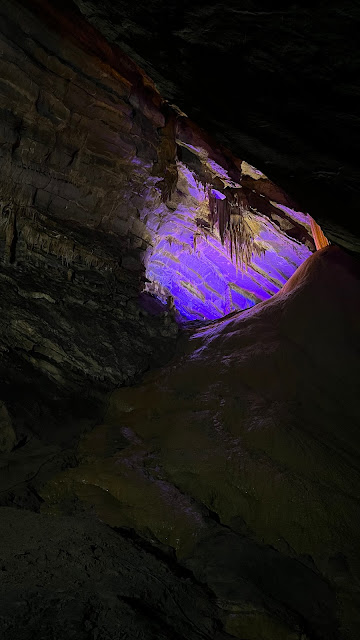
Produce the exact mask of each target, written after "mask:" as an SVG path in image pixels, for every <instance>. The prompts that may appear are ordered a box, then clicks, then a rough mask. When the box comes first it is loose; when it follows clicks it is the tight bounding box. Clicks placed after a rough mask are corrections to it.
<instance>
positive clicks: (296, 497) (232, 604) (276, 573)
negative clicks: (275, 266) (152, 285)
mask: <svg viewBox="0 0 360 640" xmlns="http://www.w3.org/2000/svg"><path fill="white" fill-rule="evenodd" d="M359 281H360V280H359V265H358V263H357V262H354V261H353V260H352V259H351V258H349V257H348V256H347V255H346V254H345V253H343V252H342V251H341V250H340V249H338V248H336V247H327V248H325V249H323V250H322V251H319V252H317V253H315V254H314V255H313V256H312V257H311V258H309V259H308V260H307V261H306V262H305V263H304V264H303V265H302V266H301V267H300V268H299V269H298V271H297V272H296V273H295V275H294V276H293V277H292V278H291V279H290V280H289V281H288V283H287V285H286V286H285V287H284V288H283V290H282V291H281V292H279V293H278V294H276V295H275V296H274V297H273V298H272V299H271V300H269V301H266V302H263V303H260V304H259V305H257V306H256V307H255V308H253V309H251V310H249V311H247V312H244V313H242V314H239V313H234V314H232V315H230V316H228V317H227V318H225V319H224V320H219V321H215V322H213V323H208V324H207V325H206V326H204V327H200V328H199V329H197V330H196V331H195V332H193V333H192V334H190V335H189V340H188V341H187V343H186V344H183V345H182V347H181V351H182V355H179V356H178V357H177V358H175V359H174V360H173V361H172V363H171V364H170V365H169V366H168V367H167V368H166V369H165V370H164V371H163V372H154V373H152V374H149V375H148V376H147V377H146V378H145V381H144V382H143V383H142V384H140V385H138V386H135V387H132V388H129V389H123V390H119V391H117V392H115V393H114V394H113V396H112V399H111V403H110V409H109V412H108V415H107V417H106V424H104V425H101V426H99V427H97V428H96V429H95V431H93V432H92V434H90V435H89V436H87V437H86V438H85V439H84V441H83V444H82V446H81V449H80V452H79V453H80V459H81V460H82V462H81V464H80V466H79V467H78V468H74V469H71V470H68V471H66V472H65V473H64V474H60V475H59V476H57V477H56V478H54V479H53V480H52V481H51V482H50V483H49V484H48V485H47V487H46V488H45V489H44V490H43V493H42V495H43V498H44V499H45V500H46V502H47V504H48V506H47V509H50V512H53V513H58V512H59V510H60V512H61V511H62V510H63V509H64V508H65V505H66V504H68V502H67V501H68V500H69V497H70V496H76V498H77V499H78V500H80V501H81V502H82V503H83V504H84V505H87V508H88V507H89V505H92V506H93V507H94V508H95V511H96V513H97V514H98V516H99V517H100V518H101V519H102V520H104V521H106V522H108V523H109V524H111V525H112V526H118V527H130V528H134V529H136V530H137V531H139V532H140V533H141V534H142V535H144V536H149V537H150V539H152V540H156V539H157V540H158V541H159V542H160V543H161V544H163V545H164V544H165V545H170V546H171V547H174V548H175V549H176V553H177V557H178V559H179V561H180V562H181V563H183V564H185V565H186V566H187V567H188V568H191V570H192V571H193V573H194V574H195V576H196V577H197V578H198V579H199V580H201V581H203V582H205V583H207V584H208V585H209V586H210V588H211V589H212V590H213V591H214V592H215V594H216V596H217V602H218V605H219V606H220V607H221V609H222V611H223V620H224V624H225V627H226V629H228V631H229V632H230V633H233V634H234V635H235V636H236V637H239V638H244V637H246V638H248V637H249V638H255V637H256V633H260V634H262V635H260V637H261V638H263V639H264V640H273V639H274V638H287V639H288V638H298V637H304V636H301V633H303V634H306V636H305V637H309V638H324V639H325V638H334V639H335V638H342V639H345V638H346V639H347V640H348V639H349V640H350V638H351V639H353V640H355V638H357V635H358V630H359V623H360V620H359V617H358V610H359V609H358V605H359V589H358V581H359V576H360V556H359V544H358V542H359V537H358V522H359V517H360V503H359V487H360V468H359V453H360V452H359V446H360V440H359V426H360V414H359V406H358V402H357V395H358V381H359V374H360V371H359V354H358V349H359V324H358V317H359V311H360V288H359ZM324 318H326V323H324ZM184 352H185V353H184ZM44 508H45V507H44ZM66 508H68V507H66ZM247 634H248V635H247Z"/></svg>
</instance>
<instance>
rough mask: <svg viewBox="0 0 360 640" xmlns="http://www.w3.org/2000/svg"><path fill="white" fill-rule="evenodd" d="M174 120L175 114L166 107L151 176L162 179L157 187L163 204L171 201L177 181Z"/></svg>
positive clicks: (175, 118)
mask: <svg viewBox="0 0 360 640" xmlns="http://www.w3.org/2000/svg"><path fill="white" fill-rule="evenodd" d="M176 120H177V114H176V113H175V111H174V110H173V109H171V108H170V107H168V108H167V113H166V122H165V126H164V127H163V129H161V133H160V136H161V139H160V145H159V148H158V161H157V163H156V164H155V165H154V168H153V175H156V176H158V177H159V178H162V180H161V182H159V185H158V186H159V188H160V191H161V199H162V201H163V202H168V200H171V196H172V194H173V193H174V191H175V189H176V185H177V181H178V170H177V147H176Z"/></svg>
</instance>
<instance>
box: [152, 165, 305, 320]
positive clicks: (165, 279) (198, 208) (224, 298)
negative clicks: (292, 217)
mask: <svg viewBox="0 0 360 640" xmlns="http://www.w3.org/2000/svg"><path fill="white" fill-rule="evenodd" d="M218 197H221V193H220V192H219V193H218ZM206 212H207V199H206V195H205V190H204V188H203V187H202V186H201V185H199V184H198V183H197V181H196V180H195V178H194V175H193V174H192V173H191V172H190V171H189V170H188V169H187V168H186V167H185V166H184V165H179V183H178V190H177V194H176V196H175V197H174V199H173V202H171V203H170V208H169V207H167V206H165V205H161V206H159V207H158V208H157V209H156V210H153V211H151V212H150V213H148V220H147V225H148V228H149V229H150V230H151V232H152V234H153V245H154V246H153V248H152V250H151V251H149V252H148V255H147V257H146V276H147V278H148V280H149V281H150V284H148V287H147V288H148V290H149V291H152V292H153V293H155V294H156V295H157V296H158V297H159V298H160V299H162V300H163V301H165V300H166V297H167V296H169V295H171V296H173V298H174V303H175V306H176V308H177V309H178V311H179V312H180V314H181V315H182V316H183V317H184V319H187V320H194V319H215V318H220V317H222V316H224V315H226V314H227V313H230V311H233V310H235V309H241V310H243V309H247V308H249V307H251V306H253V305H254V304H256V303H257V302H260V301H262V300H266V299H267V298H270V297H271V296H272V295H273V294H274V293H276V292H277V291H279V289H280V288H281V287H282V285H283V284H284V283H285V282H286V281H287V280H288V279H289V278H290V276H291V275H292V274H293V273H294V271H295V270H296V269H297V267H298V266H299V265H300V264H301V263H302V262H304V260H306V258H308V256H309V255H311V251H310V250H309V249H308V248H307V247H305V246H304V245H302V244H300V243H297V242H296V241H295V240H293V239H290V238H289V237H287V236H286V235H285V234H284V233H283V232H281V231H280V229H279V228H278V227H276V226H275V225H274V224H272V223H271V221H270V220H269V219H268V218H266V217H265V216H262V215H261V213H258V214H253V216H252V217H253V220H255V222H256V224H257V227H258V228H259V229H260V231H259V232H258V235H257V240H258V241H261V243H262V244H263V246H264V249H265V254H264V255H263V256H262V257H254V258H253V261H252V263H251V265H250V266H249V268H248V269H247V271H246V270H245V271H244V272H241V270H240V269H237V268H236V266H235V264H234V263H233V262H232V261H231V259H230V255H229V253H228V251H227V250H226V248H225V247H224V246H222V244H221V241H220V239H219V237H217V234H216V233H215V232H212V233H211V232H207V233H205V232H204V231H200V229H199V227H198V225H197V222H196V219H198V218H199V216H200V217H201V216H203V217H205V218H206ZM204 214H205V215H204ZM301 215H303V216H304V219H305V218H306V214H301Z"/></svg>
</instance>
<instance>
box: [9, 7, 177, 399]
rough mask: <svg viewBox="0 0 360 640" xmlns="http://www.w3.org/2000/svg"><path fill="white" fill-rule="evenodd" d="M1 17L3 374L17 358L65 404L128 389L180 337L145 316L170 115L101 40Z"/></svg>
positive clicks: (21, 11) (159, 313)
mask: <svg viewBox="0 0 360 640" xmlns="http://www.w3.org/2000/svg"><path fill="white" fill-rule="evenodd" d="M0 13H1V29H0V42H1V58H0V78H1V79H0V172H1V173H0V258H1V267H0V287H1V300H2V313H1V319H0V328H1V341H0V345H1V346H0V349H1V352H2V353H3V359H2V374H3V376H4V378H6V379H11V371H10V372H9V368H10V370H11V369H14V367H11V362H12V361H13V362H14V361H15V359H16V358H17V357H19V358H20V361H26V362H27V363H29V364H30V365H31V367H32V368H33V369H34V371H35V372H38V374H39V375H40V374H45V376H46V377H47V378H50V380H52V381H53V382H55V383H56V385H57V386H58V387H60V388H64V389H67V390H69V389H74V388H76V389H78V388H84V387H87V386H89V385H91V383H94V384H99V385H101V386H103V387H104V388H109V386H111V385H118V384H122V383H124V382H127V381H129V380H130V379H133V378H134V376H136V374H138V373H140V372H141V371H143V370H144V369H146V368H147V367H148V366H149V362H150V361H151V360H152V359H153V356H154V355H155V354H156V356H159V355H160V357H161V354H164V353H165V352H167V351H168V350H169V348H170V346H169V345H170V344H172V343H173V339H174V337H175V335H176V332H177V329H176V326H175V324H174V322H173V321H172V320H171V318H170V317H169V315H168V314H167V312H166V309H165V308H162V307H161V305H158V308H157V310H156V313H155V314H151V313H149V311H148V310H146V309H142V308H141V306H139V304H138V298H139V293H140V292H141V290H142V288H143V278H144V267H143V265H142V259H143V255H144V252H145V251H146V249H147V248H148V247H149V242H150V240H151V238H150V235H149V233H148V231H147V229H146V226H145V224H144V223H143V222H141V220H140V217H139V207H140V203H141V202H142V200H143V199H144V197H145V196H148V194H149V192H150V193H152V194H154V197H159V195H158V192H160V191H161V172H159V171H157V168H158V167H160V166H163V159H162V153H163V152H162V149H163V147H164V139H165V140H166V137H167V136H168V132H167V131H168V130H167V128H166V122H167V120H166V114H165V112H164V113H163V107H162V101H161V99H160V97H159V95H158V94H157V92H156V91H155V90H154V88H153V87H152V86H151V84H150V83H147V82H146V79H145V78H144V76H143V74H142V73H141V72H140V70H139V69H137V67H136V65H134V64H132V63H131V62H130V61H129V60H128V59H127V58H126V57H125V56H123V57H121V55H120V54H117V52H116V51H113V50H112V49H111V48H110V47H108V46H107V45H106V43H105V41H104V40H103V39H101V38H98V39H97V38H96V34H95V33H94V32H93V30H91V28H90V32H89V31H86V28H84V30H83V32H82V39H81V38H80V37H78V35H77V33H76V32H75V30H74V29H71V26H72V25H71V24H66V23H64V24H60V23H59V22H57V23H56V22H55V23H54V22H51V11H50V12H49V11H48V15H47V20H48V23H47V22H46V17H44V16H43V17H42V19H41V20H40V19H39V17H36V15H35V13H33V12H30V11H29V10H28V8H24V7H21V6H20V5H18V4H17V3H14V2H7V1H5V2H3V3H2V5H1V8H0ZM94 47H97V49H96V50H95V52H94V51H93V49H94ZM105 54H106V55H105ZM105 58H106V61H104V60H105ZM109 61H110V62H109ZM110 63H112V64H110ZM121 74H122V75H121ZM167 163H168V165H169V166H171V162H170V160H169V158H167ZM157 173H158V174H160V177H159V176H156V174H157ZM157 182H160V188H159V189H158V191H157V192H155V190H154V185H155V184H156V183H157ZM31 367H30V370H31ZM18 368H20V369H21V365H20V367H18ZM16 375H17V374H16V372H15V373H14V376H15V377H16Z"/></svg>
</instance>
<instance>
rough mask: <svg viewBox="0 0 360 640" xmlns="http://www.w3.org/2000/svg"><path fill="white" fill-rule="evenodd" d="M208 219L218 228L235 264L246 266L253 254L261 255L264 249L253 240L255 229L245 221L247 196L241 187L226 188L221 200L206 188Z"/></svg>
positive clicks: (241, 266)
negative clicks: (208, 209)
mask: <svg viewBox="0 0 360 640" xmlns="http://www.w3.org/2000/svg"><path fill="white" fill-rule="evenodd" d="M208 197H209V208H210V221H211V225H212V227H214V226H215V227H216V228H217V229H218V232H219V235H220V239H221V242H222V244H223V245H226V246H228V248H229V251H230V256H231V259H232V260H233V261H235V263H236V266H239V267H240V268H241V269H243V268H244V267H245V268H247V267H248V266H249V264H250V263H251V260H252V256H253V254H254V253H255V254H257V255H261V254H263V253H264V249H263V248H262V247H261V246H260V245H259V244H257V243H256V241H255V235H256V234H255V230H254V229H252V228H251V226H250V225H249V224H248V223H247V220H246V212H247V210H248V205H247V198H246V195H245V193H244V192H243V191H242V190H241V189H228V188H227V189H226V197H225V198H224V199H223V200H220V199H218V198H216V197H215V196H214V195H213V193H212V190H211V188H208Z"/></svg>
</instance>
